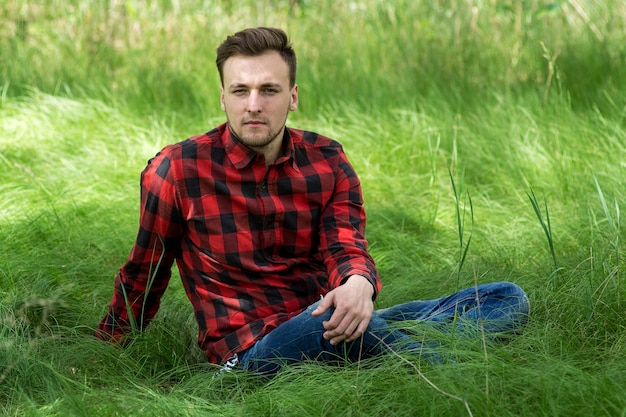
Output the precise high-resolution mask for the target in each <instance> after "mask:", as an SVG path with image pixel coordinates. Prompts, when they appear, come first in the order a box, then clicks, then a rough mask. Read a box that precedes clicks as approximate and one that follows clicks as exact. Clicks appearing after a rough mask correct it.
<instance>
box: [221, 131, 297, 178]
mask: <svg viewBox="0 0 626 417" xmlns="http://www.w3.org/2000/svg"><path fill="white" fill-rule="evenodd" d="M222 143H223V144H224V149H225V150H226V154H227V155H228V158H229V159H230V161H231V162H232V164H233V166H234V167H235V168H237V169H242V168H245V167H246V166H248V165H249V164H250V163H252V162H253V161H254V160H256V159H262V156H261V155H260V154H258V153H257V152H255V151H254V150H252V149H250V148H249V147H247V146H246V145H244V144H243V143H241V141H240V140H239V138H237V136H236V135H235V134H234V133H233V132H232V131H231V130H230V126H229V125H228V123H226V124H225V126H224V130H223V132H222ZM294 156H295V148H294V146H293V140H292V138H291V133H290V131H289V129H288V128H285V133H284V135H283V153H282V155H281V156H279V157H278V159H277V160H276V162H275V164H282V163H285V162H287V161H289V160H291V161H292V165H293V166H294V168H295V158H294Z"/></svg>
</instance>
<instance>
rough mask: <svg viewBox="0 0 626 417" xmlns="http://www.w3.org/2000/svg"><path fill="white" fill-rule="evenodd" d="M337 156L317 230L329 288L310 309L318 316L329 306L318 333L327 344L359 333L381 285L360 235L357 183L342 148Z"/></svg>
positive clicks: (361, 213)
mask: <svg viewBox="0 0 626 417" xmlns="http://www.w3.org/2000/svg"><path fill="white" fill-rule="evenodd" d="M338 158H339V163H338V165H337V166H338V169H337V175H336V178H337V180H336V184H335V193H334V195H333V198H332V202H331V203H330V204H329V205H328V207H327V208H326V209H325V210H324V212H323V214H322V224H321V231H320V247H321V250H322V252H323V253H324V259H325V262H326V268H327V271H328V274H329V281H330V285H331V288H332V289H331V291H330V292H329V293H328V294H327V295H326V297H325V298H324V299H323V300H322V302H320V304H319V306H318V307H317V309H316V310H315V311H314V312H313V313H312V314H313V315H320V314H322V313H323V312H324V311H326V310H327V309H328V308H330V307H334V308H335V311H334V313H333V314H332V316H331V319H330V320H328V321H326V322H324V327H325V329H326V330H327V331H326V332H325V334H324V337H325V338H326V339H327V340H330V341H331V343H332V344H337V343H339V342H341V341H344V340H345V341H347V342H350V341H353V340H355V339H357V338H358V337H359V336H361V335H362V334H363V332H364V331H365V329H366V328H367V326H368V324H369V321H370V319H371V317H372V313H373V311H374V304H373V299H374V298H375V297H376V294H377V293H378V291H379V290H380V288H381V282H380V279H379V276H378V272H377V270H376V266H375V265H374V260H373V259H372V257H371V256H370V255H369V253H368V252H367V241H366V240H365V237H364V233H365V211H364V209H363V201H362V194H361V186H360V182H359V180H358V177H357V175H356V173H355V172H354V169H353V168H352V166H351V165H350V163H349V162H348V160H347V158H346V156H345V155H344V153H343V152H340V153H339V155H338Z"/></svg>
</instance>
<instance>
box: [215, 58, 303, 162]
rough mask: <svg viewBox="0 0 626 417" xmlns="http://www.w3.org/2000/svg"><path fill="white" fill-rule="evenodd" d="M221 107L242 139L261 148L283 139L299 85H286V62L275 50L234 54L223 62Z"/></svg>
mask: <svg viewBox="0 0 626 417" xmlns="http://www.w3.org/2000/svg"><path fill="white" fill-rule="evenodd" d="M223 77H224V81H223V85H222V86H221V88H220V90H221V98H220V99H221V103H222V110H224V111H225V112H226V117H227V119H228V123H229V125H230V128H231V129H232V130H233V133H235V135H237V137H239V139H240V140H241V142H242V143H243V144H245V145H247V146H249V147H250V148H252V149H254V150H256V151H258V152H261V151H264V150H266V149H268V148H269V147H271V146H272V145H273V146H275V147H277V146H278V145H279V144H280V142H281V141H282V137H283V132H284V129H285V122H286V121H287V115H288V113H289V111H290V110H295V109H296V107H297V105H298V86H297V85H294V86H293V87H290V86H289V66H288V65H287V63H286V62H285V61H284V60H283V59H282V58H281V56H280V54H279V53H278V52H276V51H268V52H266V53H264V54H262V55H258V56H244V55H235V56H232V57H230V58H228V59H227V60H226V62H224V68H223Z"/></svg>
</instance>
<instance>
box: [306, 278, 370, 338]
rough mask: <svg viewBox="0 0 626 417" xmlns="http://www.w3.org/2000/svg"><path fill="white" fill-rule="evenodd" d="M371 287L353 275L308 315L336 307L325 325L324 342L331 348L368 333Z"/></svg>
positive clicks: (364, 280) (319, 313)
mask: <svg viewBox="0 0 626 417" xmlns="http://www.w3.org/2000/svg"><path fill="white" fill-rule="evenodd" d="M373 294H374V287H373V286H372V284H371V283H370V282H369V281H368V280H367V278H365V277H364V276H362V275H352V276H351V277H350V278H348V279H347V280H346V282H345V283H344V284H343V285H340V286H339V287H337V288H335V289H334V290H332V291H330V292H329V293H328V294H326V296H325V297H324V299H323V300H322V301H321V302H320V303H319V305H318V306H317V308H316V309H315V310H314V311H313V313H311V314H312V315H314V316H319V315H321V314H323V313H324V312H325V311H326V310H327V309H328V308H330V307H335V311H334V313H333V315H332V316H331V317H330V320H327V321H325V322H324V329H326V332H324V339H326V340H330V344H331V345H337V344H338V343H340V342H342V341H345V342H351V341H353V340H356V339H357V338H359V337H360V336H361V335H362V334H363V333H364V332H365V329H367V326H368V324H369V322H370V319H371V318H372V313H373V312H374V302H373V301H372V295H373Z"/></svg>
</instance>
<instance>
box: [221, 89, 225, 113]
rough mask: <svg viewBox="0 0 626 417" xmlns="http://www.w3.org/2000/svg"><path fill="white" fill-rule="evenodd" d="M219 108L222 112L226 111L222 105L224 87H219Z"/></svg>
mask: <svg viewBox="0 0 626 417" xmlns="http://www.w3.org/2000/svg"><path fill="white" fill-rule="evenodd" d="M220 106H221V107H222V111H226V106H225V105H224V86H221V85H220Z"/></svg>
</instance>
